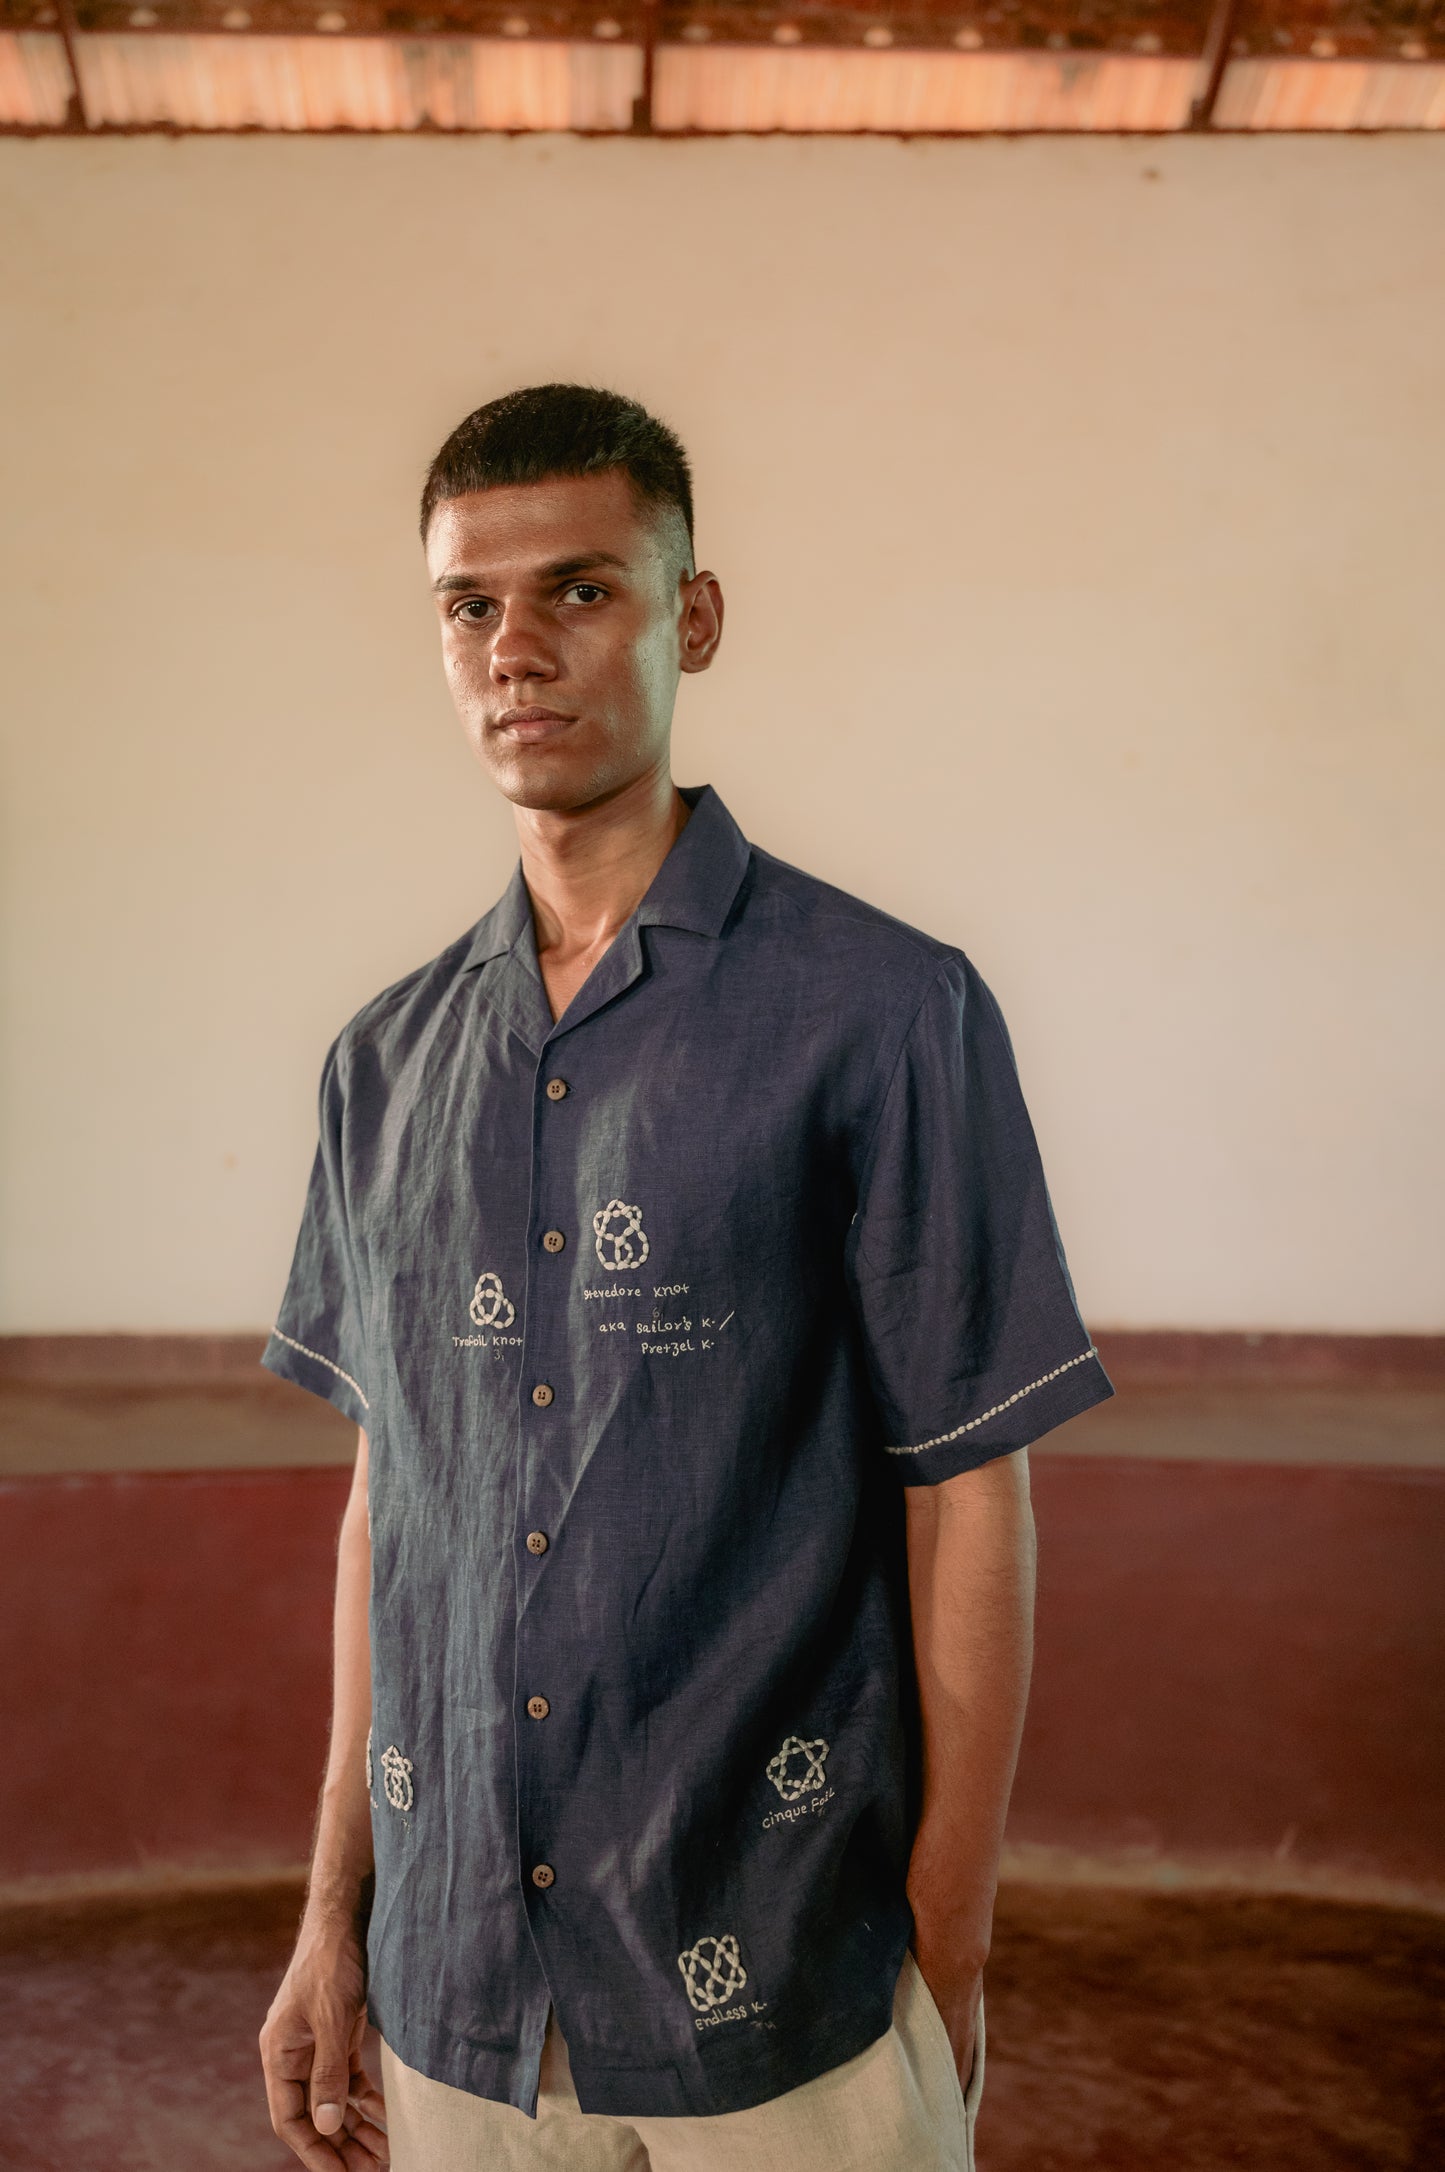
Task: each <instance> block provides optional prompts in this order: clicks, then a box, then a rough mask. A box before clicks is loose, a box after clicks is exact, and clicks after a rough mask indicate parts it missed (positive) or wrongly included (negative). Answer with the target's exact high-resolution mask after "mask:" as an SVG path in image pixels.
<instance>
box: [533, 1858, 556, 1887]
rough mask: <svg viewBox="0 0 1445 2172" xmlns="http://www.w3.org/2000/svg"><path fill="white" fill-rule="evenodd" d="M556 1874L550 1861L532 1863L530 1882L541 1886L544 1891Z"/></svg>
mask: <svg viewBox="0 0 1445 2172" xmlns="http://www.w3.org/2000/svg"><path fill="white" fill-rule="evenodd" d="M556 1875H557V1873H556V1871H555V1870H554V1869H553V1868H552V1866H551V1864H550V1863H534V1864H533V1865H532V1883H533V1885H539V1886H541V1887H542V1889H543V1891H544V1892H545V1890H546V1888H547V1887H548V1886H549V1885H551V1883H552V1881H553V1880H554V1879H555V1877H556Z"/></svg>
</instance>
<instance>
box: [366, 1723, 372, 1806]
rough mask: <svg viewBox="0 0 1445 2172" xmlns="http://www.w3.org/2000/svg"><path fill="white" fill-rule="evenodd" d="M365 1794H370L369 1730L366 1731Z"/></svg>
mask: <svg viewBox="0 0 1445 2172" xmlns="http://www.w3.org/2000/svg"><path fill="white" fill-rule="evenodd" d="M366 1792H367V1794H368V1795H369V1794H370V1793H371V1729H370V1728H369V1727H368V1728H367V1730H366Z"/></svg>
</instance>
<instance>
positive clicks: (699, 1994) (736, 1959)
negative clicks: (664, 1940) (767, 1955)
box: [677, 1931, 748, 2014]
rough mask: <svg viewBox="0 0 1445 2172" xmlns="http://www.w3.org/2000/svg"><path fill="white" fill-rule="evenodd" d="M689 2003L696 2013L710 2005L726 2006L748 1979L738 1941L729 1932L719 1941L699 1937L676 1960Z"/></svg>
mask: <svg viewBox="0 0 1445 2172" xmlns="http://www.w3.org/2000/svg"><path fill="white" fill-rule="evenodd" d="M677 1965H678V1967H679V1968H680V1969H681V1970H682V1980H683V1982H684V1983H685V1984H686V1986H687V1996H688V2001H689V2003H690V2004H691V2005H692V2006H693V2007H694V2008H695V2009H696V2010H697V2012H698V2013H700V2014H705V2013H706V2012H707V2011H708V2008H709V2007H711V2006H726V2004H727V2002H728V2000H729V1999H731V1998H736V1996H737V1994H738V1992H739V1991H741V1990H742V1988H743V1986H744V1984H745V1983H746V1982H747V1980H748V1972H747V1970H746V1969H745V1968H744V1967H743V1961H742V1955H741V1954H740V1953H739V1952H738V1942H737V1940H736V1938H735V1937H734V1936H733V1934H732V1932H731V1931H726V1932H724V1934H723V1936H722V1937H721V1938H700V1939H699V1940H698V1942H697V1944H696V1945H695V1946H689V1947H688V1949H687V1951H686V1953H680V1954H679V1955H678V1957H677Z"/></svg>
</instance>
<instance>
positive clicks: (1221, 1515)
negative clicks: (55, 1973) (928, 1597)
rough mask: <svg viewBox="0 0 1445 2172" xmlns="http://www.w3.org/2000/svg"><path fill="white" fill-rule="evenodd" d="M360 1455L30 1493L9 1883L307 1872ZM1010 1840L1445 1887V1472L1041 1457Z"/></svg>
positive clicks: (13, 1550)
mask: <svg viewBox="0 0 1445 2172" xmlns="http://www.w3.org/2000/svg"><path fill="white" fill-rule="evenodd" d="M346 1484H347V1473H346V1472H345V1471H344V1470H339V1469H330V1470H302V1471H256V1472H223V1473H216V1472H204V1473H183V1474H166V1475H161V1476H144V1475H128V1474H127V1475H121V1476H115V1475H106V1476H98V1477H78V1478H37V1479H14V1480H10V1481H8V1482H6V1483H4V1484H3V1485H0V1636H3V1649H4V1651H5V1654H6V1659H5V1665H4V1667H3V1669H0V1740H3V1741H4V1744H5V1754H4V1756H3V1758H0V1880H16V1879H23V1878H33V1877H57V1876H59V1877H63V1876H69V1875H75V1874H78V1873H86V1872H110V1871H116V1870H128V1869H135V1868H144V1867H147V1866H152V1867H155V1868H157V1869H160V1868H162V1867H164V1868H174V1869H193V1870H194V1869H205V1868H215V1869H218V1870H223V1869H224V1870H231V1869H243V1868H246V1867H261V1866H264V1865H268V1864H288V1863H295V1862H297V1861H299V1860H301V1859H302V1858H303V1857H304V1856H305V1854H306V1851H307V1848H308V1845H309V1836H310V1830H311V1819H312V1813H313V1808H314V1804H315V1799H316V1790H317V1787H318V1785H319V1781H320V1775H321V1767H322V1760H323V1755H324V1749H325V1727H326V1715H327V1707H328V1670H329V1656H328V1641H329V1635H330V1606H331V1585H332V1576H333V1567H334V1550H335V1541H336V1531H337V1526H338V1523H339V1521H340V1516H341V1510H342V1505H343V1502H344V1498H345V1491H346ZM1034 1493H1035V1503H1036V1508H1037V1513H1038V1522H1039V1536H1040V1603H1039V1641H1038V1666H1037V1672H1036V1676H1035V1691H1034V1699H1033V1705H1032V1708H1031V1712H1030V1718H1029V1726H1028V1732H1027V1736H1026V1740H1025V1746H1024V1755H1023V1760H1022V1764H1021V1767H1020V1772H1019V1780H1018V1787H1017V1790H1016V1793H1015V1800H1014V1812H1013V1819H1012V1824H1011V1836H1012V1837H1013V1838H1014V1839H1015V1840H1018V1841H1022V1842H1028V1843H1034V1844H1041V1845H1046V1846H1053V1847H1060V1848H1068V1849H1075V1850H1083V1851H1094V1850H1100V1849H1106V1850H1113V1849H1118V1848H1121V1847H1131V1846H1132V1847H1137V1846H1143V1847H1148V1848H1157V1849H1159V1850H1161V1851H1163V1852H1164V1853H1166V1854H1184V1855H1189V1854H1207V1855H1223V1854H1230V1855H1238V1854H1241V1853H1243V1854H1251V1855H1269V1854H1275V1855H1283V1857H1285V1858H1288V1859H1289V1860H1290V1861H1292V1862H1294V1863H1296V1864H1302V1865H1307V1864H1320V1865H1328V1866H1331V1867H1336V1868H1342V1869H1346V1870H1349V1871H1351V1872H1355V1873H1358V1874H1363V1875H1366V1876H1375V1877H1380V1878H1386V1879H1391V1880H1397V1881H1402V1882H1406V1883H1412V1884H1434V1885H1445V1824H1442V1821H1441V1819H1440V1815H1439V1805H1440V1803H1441V1801H1442V1800H1445V1727H1442V1723H1441V1712H1440V1694H1439V1684H1440V1682H1441V1680H1442V1679H1445V1577H1442V1575H1441V1573H1440V1563H1441V1561H1442V1559H1445V1472H1436V1471H1379V1470H1351V1469H1320V1468H1291V1469H1284V1468H1273V1467H1271V1468H1260V1467H1252V1466H1240V1465H1230V1464H1217V1463H1215V1464H1196V1463H1175V1462H1171V1463H1163V1462H1160V1463H1153V1462H1143V1461H1139V1460H1135V1459H1132V1458H1131V1459H1130V1460H1128V1461H1113V1460H1108V1459H1094V1458H1081V1457H1072V1456H1071V1457H1062V1456H1061V1457H1057V1458H1051V1457H1049V1456H1048V1455H1047V1454H1039V1455H1036V1457H1035V1459H1034Z"/></svg>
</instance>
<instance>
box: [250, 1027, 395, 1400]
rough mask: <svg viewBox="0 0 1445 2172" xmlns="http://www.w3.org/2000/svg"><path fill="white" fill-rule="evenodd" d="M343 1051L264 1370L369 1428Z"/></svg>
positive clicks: (330, 1065)
mask: <svg viewBox="0 0 1445 2172" xmlns="http://www.w3.org/2000/svg"><path fill="white" fill-rule="evenodd" d="M338 1048H339V1044H337V1046H334V1047H333V1048H332V1049H331V1051H330V1054H329V1055H328V1056H327V1058H326V1064H325V1068H324V1070H323V1072H322V1076H321V1095H320V1115H321V1136H320V1140H319V1143H318V1145H317V1148H316V1159H315V1161H314V1162H313V1164H312V1168H311V1182H310V1185H309V1187H308V1189H307V1193H306V1207H305V1211H304V1213H303V1214H302V1217H301V1233H300V1235H299V1236H298V1238H297V1240H296V1253H295V1257H294V1258H293V1260H292V1262H291V1277H290V1280H289V1281H288V1282H287V1284H286V1294H285V1297H284V1298H283V1299H282V1301H281V1310H280V1313H279V1314H278V1316H277V1320H276V1325H275V1327H274V1328H273V1329H272V1331H271V1338H270V1341H269V1342H268V1343H267V1345H266V1348H265V1351H264V1353H263V1355H262V1358H261V1363H262V1364H263V1365H264V1366H265V1367H266V1369H267V1370H268V1372H273V1373H276V1374H278V1375H279V1377H280V1378H281V1379H282V1380H290V1381H293V1382H294V1383H295V1385H296V1386H297V1387H298V1388H306V1389H307V1390H308V1391H309V1392H310V1393H311V1394H312V1395H319V1396H321V1397H322V1398H323V1400H324V1401H326V1402H328V1403H334V1404H335V1406H336V1408H337V1409H338V1410H339V1411H342V1412H343V1413H344V1414H345V1416H346V1417H348V1418H350V1419H352V1420H353V1421H354V1422H355V1423H356V1424H357V1425H361V1426H364V1425H365V1424H366V1422H367V1412H368V1410H369V1408H370V1405H369V1404H368V1402H367V1399H366V1391H365V1389H364V1388H363V1386H362V1382H363V1381H364V1379H365V1377H366V1371H365V1352H364V1347H363V1341H362V1333H361V1317H360V1308H359V1305H358V1302H357V1291H356V1275H355V1270H354V1267H353V1262H352V1251H351V1244H350V1241H349V1237H348V1233H347V1226H346V1196H345V1185H344V1181H343V1164H342V1119H343V1095H342V1088H341V1082H340V1077H339V1065H338Z"/></svg>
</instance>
